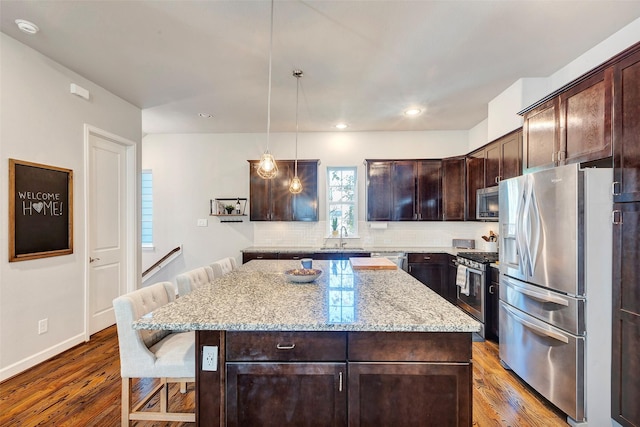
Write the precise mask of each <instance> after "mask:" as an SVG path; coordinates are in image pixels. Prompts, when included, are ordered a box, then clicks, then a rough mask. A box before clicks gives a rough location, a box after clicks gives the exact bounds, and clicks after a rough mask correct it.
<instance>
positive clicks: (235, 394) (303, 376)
mask: <svg viewBox="0 0 640 427" xmlns="http://www.w3.org/2000/svg"><path fill="white" fill-rule="evenodd" d="M346 372H347V364H346V363H227V426H238V427H241V426H267V425H274V426H275V425H279V426H284V425H304V426H312V425H317V426H346V425H347V423H346V418H347V394H346V392H345V387H346V385H344V384H343V381H345V379H346Z"/></svg>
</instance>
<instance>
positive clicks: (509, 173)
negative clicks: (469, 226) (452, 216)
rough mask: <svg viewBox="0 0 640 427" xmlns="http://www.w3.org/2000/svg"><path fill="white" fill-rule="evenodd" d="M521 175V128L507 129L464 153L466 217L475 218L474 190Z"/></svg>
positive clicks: (468, 218)
mask: <svg viewBox="0 0 640 427" xmlns="http://www.w3.org/2000/svg"><path fill="white" fill-rule="evenodd" d="M519 175H522V129H518V130H515V131H513V132H510V133H508V134H506V135H504V136H502V137H500V138H498V139H496V140H495V141H492V142H490V143H489V144H487V145H485V146H484V147H482V148H480V149H478V150H476V151H474V152H472V153H470V154H469V155H468V156H467V192H466V194H467V208H466V219H467V220H475V219H476V194H477V193H476V192H477V191H478V190H479V189H481V188H486V187H493V186H496V185H498V183H499V182H500V181H502V180H503V179H509V178H513V177H515V176H519Z"/></svg>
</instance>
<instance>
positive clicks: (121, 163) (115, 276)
mask: <svg viewBox="0 0 640 427" xmlns="http://www.w3.org/2000/svg"><path fill="white" fill-rule="evenodd" d="M88 147H89V150H88V168H89V170H88V178H89V183H88V194H87V197H88V210H89V212H88V218H87V221H88V222H89V224H88V225H89V230H88V239H89V242H88V243H89V247H88V253H89V272H88V277H89V283H88V288H87V292H88V296H87V298H88V311H89V313H88V317H89V325H88V329H89V331H88V332H89V335H90V334H93V333H95V332H98V331H100V330H102V329H104V328H106V327H109V326H111V325H113V324H114V323H115V317H114V313H113V306H112V301H113V299H114V298H116V297H118V296H119V295H122V294H124V293H125V292H126V286H127V285H126V280H127V271H128V269H127V264H126V263H127V258H128V257H127V238H126V237H127V236H126V230H127V158H126V155H127V147H126V146H124V145H122V144H119V143H117V142H115V141H112V140H110V139H107V138H106V137H103V136H101V135H99V134H96V133H93V132H90V133H89V145H88Z"/></svg>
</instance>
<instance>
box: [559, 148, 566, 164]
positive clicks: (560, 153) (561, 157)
mask: <svg viewBox="0 0 640 427" xmlns="http://www.w3.org/2000/svg"><path fill="white" fill-rule="evenodd" d="M566 158H567V152H566V151H558V161H559V162H561V161H563V160H566Z"/></svg>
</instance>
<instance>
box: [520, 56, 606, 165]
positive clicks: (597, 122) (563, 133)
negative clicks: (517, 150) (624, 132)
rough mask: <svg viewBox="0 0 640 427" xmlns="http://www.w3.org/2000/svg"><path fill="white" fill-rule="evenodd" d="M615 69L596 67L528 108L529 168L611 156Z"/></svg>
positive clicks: (526, 155) (526, 142) (525, 143)
mask: <svg viewBox="0 0 640 427" xmlns="http://www.w3.org/2000/svg"><path fill="white" fill-rule="evenodd" d="M613 73H614V70H613V67H611V66H609V67H608V68H602V69H598V70H594V71H592V72H590V73H589V74H588V75H587V76H586V77H583V78H581V79H579V80H577V81H576V82H573V83H571V84H569V85H567V87H565V88H563V89H561V90H559V91H557V92H556V93H555V94H552V95H550V96H549V97H548V98H547V100H545V101H544V102H541V103H540V104H539V105H537V106H535V107H533V108H531V109H529V110H525V112H524V124H523V159H522V161H523V168H524V171H525V172H533V171H536V170H540V169H547V168H551V167H555V166H558V165H565V164H569V163H583V162H591V161H596V160H601V159H605V158H608V157H611V155H612V154H613V149H612V143H611V142H612V117H613V115H612V111H613V110H612V107H613V102H612V99H613V92H614V90H613Z"/></svg>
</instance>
